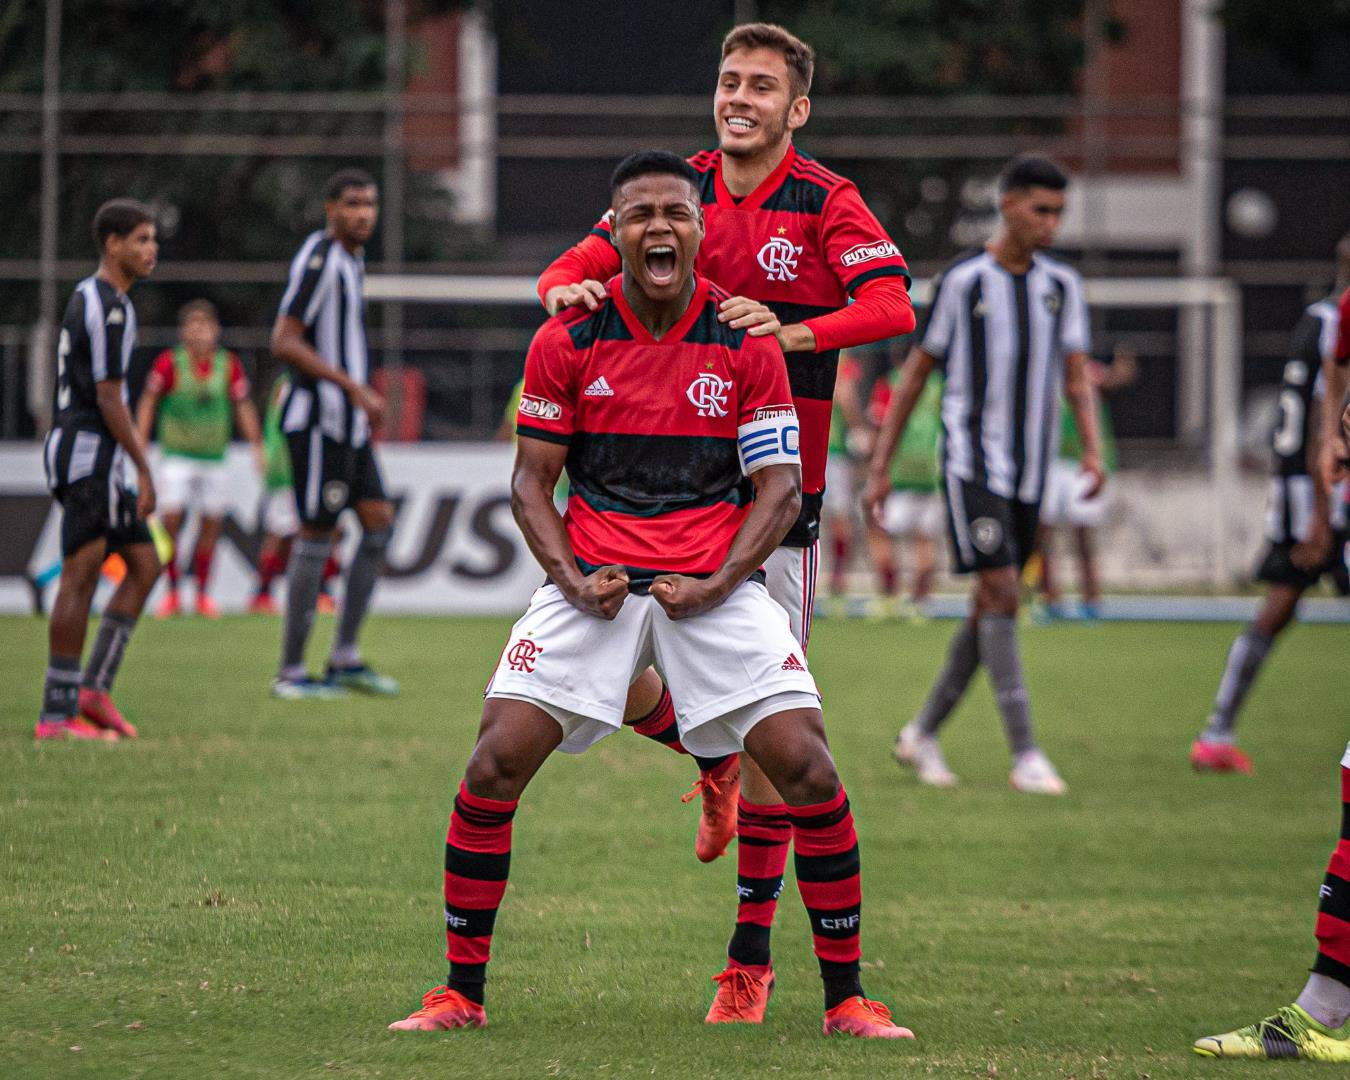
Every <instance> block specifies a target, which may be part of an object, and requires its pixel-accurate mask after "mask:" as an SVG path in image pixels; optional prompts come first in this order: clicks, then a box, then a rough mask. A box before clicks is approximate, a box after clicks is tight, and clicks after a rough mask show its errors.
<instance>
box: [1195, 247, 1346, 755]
mask: <svg viewBox="0 0 1350 1080" xmlns="http://www.w3.org/2000/svg"><path fill="white" fill-rule="evenodd" d="M1337 270H1338V274H1339V281H1340V283H1341V284H1342V285H1344V284H1346V283H1347V282H1350V250H1347V251H1345V252H1344V257H1343V258H1342V259H1341V260H1340V261H1339V265H1338V267H1337ZM1339 324H1340V315H1339V312H1338V311H1337V309H1336V302H1335V298H1334V296H1333V297H1330V298H1328V299H1326V300H1320V301H1318V302H1317V303H1315V304H1313V305H1311V306H1310V307H1309V308H1308V309H1307V310H1306V311H1305V312H1304V313H1303V317H1302V318H1301V319H1299V322H1298V325H1297V326H1296V327H1295V328H1294V336H1293V342H1292V345H1293V348H1292V350H1291V352H1290V356H1289V359H1288V360H1286V361H1285V365H1284V379H1283V381H1282V382H1281V384H1280V398H1279V401H1280V416H1279V420H1278V421H1277V423H1276V425H1275V430H1274V432H1273V434H1272V436H1271V451H1272V454H1273V457H1274V469H1273V474H1274V475H1273V476H1272V477H1271V481H1270V501H1269V504H1268V506H1267V510H1266V540H1267V545H1266V550H1265V552H1264V553H1263V555H1262V556H1261V562H1260V564H1259V566H1258V569H1257V578H1258V579H1259V580H1261V581H1264V582H1266V583H1267V588H1266V599H1265V602H1264V603H1263V604H1262V605H1261V610H1260V611H1258V612H1257V614H1256V618H1255V619H1253V620H1252V622H1251V624H1250V625H1249V626H1247V628H1246V629H1244V630H1243V631H1242V633H1241V634H1239V635H1238V636H1237V638H1236V640H1234V642H1233V645H1232V648H1230V649H1229V651H1228V661H1227V663H1226V664H1225V665H1224V671H1223V676H1222V678H1221V679H1220V680H1219V689H1218V693H1217V695H1216V696H1215V698H1214V708H1213V709H1212V710H1211V712H1210V714H1209V722H1208V724H1207V725H1206V727H1205V729H1204V731H1202V732H1201V733H1200V735H1199V737H1198V738H1197V739H1196V740H1195V742H1194V743H1192V744H1191V764H1192V766H1194V767H1195V768H1196V769H1200V770H1206V771H1210V772H1242V773H1250V772H1251V771H1252V763H1251V759H1250V758H1249V757H1248V756H1247V755H1246V754H1245V753H1243V751H1241V750H1239V749H1238V748H1237V745H1236V743H1237V739H1236V734H1235V729H1236V727H1237V717H1238V712H1239V711H1240V710H1241V708H1242V703H1243V701H1245V700H1246V697H1247V693H1248V691H1249V690H1250V689H1251V687H1252V684H1253V683H1254V682H1255V681H1256V677H1257V675H1258V674H1259V673H1260V671H1261V667H1262V665H1263V664H1264V663H1265V660H1266V657H1267V655H1268V654H1269V652H1270V649H1271V646H1273V645H1274V644H1275V639H1276V638H1277V637H1279V635H1280V634H1281V633H1282V632H1283V631H1284V629H1285V627H1287V626H1288V625H1289V624H1290V623H1291V622H1292V621H1293V619H1294V616H1295V615H1296V614H1297V612H1298V602H1299V600H1300V599H1301V598H1302V596H1303V594H1304V593H1305V592H1306V591H1307V590H1308V589H1310V588H1312V587H1313V586H1314V585H1316V584H1317V583H1318V582H1319V581H1321V580H1322V578H1323V576H1327V577H1329V578H1330V579H1331V581H1332V583H1333V584H1334V585H1335V587H1336V591H1337V592H1339V593H1340V595H1342V596H1346V595H1350V573H1348V572H1347V566H1346V558H1345V547H1346V541H1347V540H1348V539H1350V534H1347V531H1346V505H1345V497H1346V486H1345V483H1344V482H1343V481H1342V482H1341V483H1339V484H1337V485H1336V486H1335V487H1334V488H1331V489H1330V490H1328V488H1327V486H1326V484H1325V483H1324V481H1323V478H1322V477H1321V476H1320V475H1319V473H1318V470H1317V462H1318V460H1319V458H1320V454H1321V444H1322V441H1323V439H1322V431H1323V427H1322V424H1323V417H1324V413H1325V410H1324V408H1323V405H1322V397H1323V395H1324V393H1325V384H1326V378H1325V375H1324V373H1323V371H1322V361H1323V359H1324V358H1328V357H1331V356H1332V354H1333V352H1334V349H1335V344H1336V338H1337V331H1338V327H1339ZM1331 430H1332V431H1333V432H1334V431H1335V430H1336V429H1335V428H1333V429H1331ZM1328 441H1331V442H1334V441H1335V439H1334V438H1331V439H1329V440H1328Z"/></svg>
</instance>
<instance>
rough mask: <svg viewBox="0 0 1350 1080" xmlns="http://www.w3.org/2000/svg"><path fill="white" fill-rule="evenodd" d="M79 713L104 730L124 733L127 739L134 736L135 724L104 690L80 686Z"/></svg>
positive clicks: (119, 733)
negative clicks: (124, 715) (120, 710)
mask: <svg viewBox="0 0 1350 1080" xmlns="http://www.w3.org/2000/svg"><path fill="white" fill-rule="evenodd" d="M80 715H81V716H83V717H84V718H85V719H86V720H90V721H92V722H93V723H94V724H95V725H97V726H98V727H100V728H103V729H104V730H106V731H111V732H115V733H116V734H118V735H125V736H126V737H127V738H128V739H134V738H135V737H136V727H135V725H134V724H132V723H131V722H130V721H129V720H127V719H126V718H125V717H123V715H122V714H121V713H120V712H119V711H118V709H117V706H116V705H114V704H113V700H112V698H111V697H109V696H108V692H107V691H106V690H91V689H89V687H87V686H82V687H80Z"/></svg>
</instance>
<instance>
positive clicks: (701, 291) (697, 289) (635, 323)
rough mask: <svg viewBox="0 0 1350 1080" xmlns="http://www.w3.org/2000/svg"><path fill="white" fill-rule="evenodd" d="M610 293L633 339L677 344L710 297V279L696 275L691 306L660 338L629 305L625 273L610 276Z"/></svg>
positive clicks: (641, 342) (641, 343)
mask: <svg viewBox="0 0 1350 1080" xmlns="http://www.w3.org/2000/svg"><path fill="white" fill-rule="evenodd" d="M609 295H610V296H612V297H613V298H614V306H615V308H617V309H618V312H619V317H620V318H622V319H623V324H624V325H625V326H626V327H628V329H629V331H630V332H631V333H632V335H633V339H634V340H635V341H637V342H638V343H639V344H640V345H675V344H678V343H679V342H681V341H683V340H684V335H685V334H687V333H688V332H689V328H690V327H691V326H693V325H694V323H695V321H697V319H698V317H699V313H700V312H702V310H703V305H704V303H705V302H706V301H707V299H708V279H707V278H705V277H703V276H702V275H701V274H695V275H694V295H693V296H692V297H690V299H689V306H688V307H687V308H685V311H684V314H683V315H681V316H680V317H679V319H678V321H676V323H675V325H674V326H672V327H671V328H670V329H669V330H667V331H666V332H665V334H663V335H662V336H661V337H659V338H655V337H652V332H651V331H650V330H648V329H647V327H646V326H645V325H644V324H643V322H642V320H641V319H639V318H638V317H637V315H636V314H635V313H634V311H633V309H632V308H631V307H630V306H629V304H628V298H627V297H626V296H624V294H623V274H618V275H616V276H615V277H612V278H610V281H609Z"/></svg>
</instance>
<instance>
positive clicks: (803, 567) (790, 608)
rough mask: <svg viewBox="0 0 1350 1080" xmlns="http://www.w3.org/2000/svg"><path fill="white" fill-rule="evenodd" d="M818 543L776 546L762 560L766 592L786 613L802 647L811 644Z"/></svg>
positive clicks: (818, 563) (818, 557)
mask: <svg viewBox="0 0 1350 1080" xmlns="http://www.w3.org/2000/svg"><path fill="white" fill-rule="evenodd" d="M819 569H820V545H819V544H818V543H816V544H812V545H811V546H810V547H804V548H799V547H778V548H774V549H773V552H772V554H770V555H769V557H768V558H767V559H765V560H764V574H765V579H764V584H765V586H766V587H767V588H768V590H769V595H770V596H771V597H773V599H774V601H775V602H776V603H777V604H778V606H779V607H781V608H782V609H783V610H784V611H786V612H787V617H788V626H789V627H790V628H791V629H792V636H793V637H794V638H796V639H797V642H798V643H799V644H800V645H801V647H802V648H803V649H805V648H806V647H807V646H808V645H810V644H811V615H812V613H813V612H814V611H815V607H816V573H817V571H818V570H819Z"/></svg>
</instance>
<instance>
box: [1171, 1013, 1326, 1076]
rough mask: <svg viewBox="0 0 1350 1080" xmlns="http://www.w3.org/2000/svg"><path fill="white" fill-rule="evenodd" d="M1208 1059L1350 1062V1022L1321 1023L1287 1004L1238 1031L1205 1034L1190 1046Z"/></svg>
mask: <svg viewBox="0 0 1350 1080" xmlns="http://www.w3.org/2000/svg"><path fill="white" fill-rule="evenodd" d="M1191 1049H1192V1050H1194V1051H1195V1052H1196V1053H1197V1054H1199V1055H1200V1056H1201V1057H1208V1058H1303V1059H1304V1060H1305V1061H1342V1062H1350V1023H1345V1024H1342V1025H1341V1026H1340V1027H1338V1028H1329V1027H1327V1026H1326V1025H1325V1024H1319V1023H1318V1022H1317V1021H1316V1020H1314V1019H1313V1018H1312V1017H1311V1016H1309V1015H1308V1014H1307V1013H1306V1012H1304V1011H1303V1010H1302V1009H1301V1008H1299V1007H1298V1006H1297V1005H1286V1006H1284V1008H1282V1009H1279V1010H1278V1011H1276V1013H1275V1015H1274V1016H1268V1017H1266V1018H1265V1019H1264V1020H1259V1021H1257V1022H1256V1023H1255V1024H1251V1025H1249V1026H1247V1027H1244V1028H1238V1029H1237V1030H1236V1031H1228V1032H1225V1033H1224V1034H1222V1035H1206V1036H1205V1037H1204V1038H1203V1039H1196V1040H1195V1042H1194V1043H1193V1044H1192V1045H1191Z"/></svg>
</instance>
